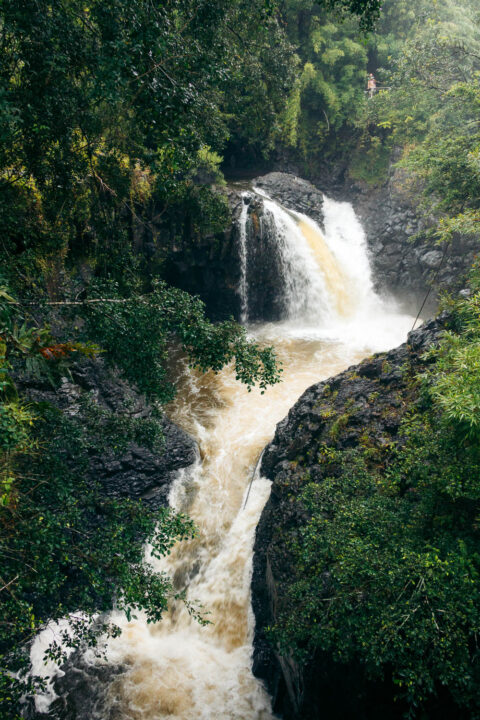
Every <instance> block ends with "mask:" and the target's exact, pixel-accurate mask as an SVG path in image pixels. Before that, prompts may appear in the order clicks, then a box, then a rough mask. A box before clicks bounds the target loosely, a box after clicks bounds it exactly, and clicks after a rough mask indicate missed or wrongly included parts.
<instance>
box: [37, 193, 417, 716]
mask: <svg viewBox="0 0 480 720" xmlns="http://www.w3.org/2000/svg"><path fill="white" fill-rule="evenodd" d="M263 203H264V208H265V218H264V219H263V221H264V222H266V223H268V224H269V227H270V230H271V229H272V228H273V229H274V232H275V237H276V242H277V246H278V253H279V256H280V266H281V272H282V278H281V284H282V287H283V292H284V294H285V297H286V301H285V308H286V311H285V317H284V318H283V319H282V320H280V321H279V322H270V323H261V324H260V323H259V324H256V325H254V326H253V325H252V326H248V331H249V333H250V334H251V335H252V336H253V337H255V338H257V340H258V342H260V343H262V342H268V343H273V344H274V345H275V348H276V351H277V354H278V357H279V360H280V361H281V363H282V365H283V381H282V382H281V383H280V384H278V385H276V386H274V387H272V388H269V389H268V390H267V392H266V393H265V394H264V395H262V394H261V392H260V391H259V390H257V389H254V390H253V391H252V392H250V393H249V392H248V391H247V389H246V388H245V387H244V386H242V385H240V384H239V383H238V382H237V381H236V380H235V372H234V370H233V368H231V367H227V368H225V369H224V370H222V371H221V372H220V373H218V374H214V373H207V374H206V375H200V374H199V373H198V372H197V371H196V370H194V369H192V368H191V367H189V365H188V362H187V361H186V359H185V360H184V359H181V358H180V360H179V362H178V365H177V385H178V394H177V397H176V399H175V401H174V404H173V405H172V407H171V408H170V415H171V417H172V419H173V420H174V421H175V422H177V423H178V424H179V425H181V426H182V427H183V428H184V429H185V430H187V431H188V432H190V433H191V434H192V435H193V436H194V437H195V438H196V439H197V441H198V444H199V448H200V458H199V460H198V462H197V463H196V464H195V465H194V466H193V467H191V468H190V469H188V470H187V471H182V472H181V473H180V474H179V475H178V477H177V479H176V481H175V483H174V485H173V487H172V490H171V494H170V503H171V505H172V506H173V507H175V508H176V509H178V510H180V511H182V512H186V513H188V514H189V515H190V517H192V519H193V520H194V522H195V524H196V527H197V535H196V537H195V538H194V539H193V540H190V541H185V542H182V543H179V544H178V545H177V546H176V547H175V548H174V550H173V551H172V554H171V555H170V556H168V557H166V558H163V559H162V560H161V561H159V560H157V559H155V558H152V557H151V555H150V553H149V551H148V548H147V551H146V561H147V562H150V563H151V564H152V565H153V566H154V568H155V569H156V570H157V571H158V572H166V573H168V574H169V575H170V576H172V577H173V579H174V584H175V588H176V589H177V590H178V591H184V592H185V595H186V598H187V600H188V601H189V602H190V603H192V604H193V605H195V606H197V607H198V606H201V607H202V608H203V612H205V613H208V614H206V616H205V617H206V618H207V619H208V620H209V621H210V624H208V625H205V626H202V625H200V624H199V623H198V622H197V621H196V620H195V618H193V617H192V616H191V615H190V614H189V612H188V610H187V608H186V607H185V604H184V603H183V602H182V601H179V600H177V601H174V602H173V603H172V606H171V608H170V610H169V612H168V613H167V614H166V615H165V617H164V619H163V620H162V621H161V622H160V623H158V624H148V623H147V621H146V618H145V617H144V616H142V615H141V614H139V615H138V617H137V618H136V619H132V620H131V621H130V622H128V621H127V619H126V618H125V617H124V616H123V615H122V616H120V615H119V614H118V615H116V614H114V617H113V620H114V621H115V622H117V623H118V624H119V625H120V626H121V628H122V631H123V632H122V634H121V636H120V637H119V638H116V639H113V640H110V641H109V645H108V650H107V660H99V659H98V658H94V657H93V656H90V655H87V656H86V662H87V663H90V664H91V666H92V672H93V671H94V670H95V667H98V664H101V663H107V664H108V663H111V664H112V665H115V666H117V667H121V668H122V672H121V673H120V674H118V675H117V676H116V677H115V679H114V680H113V681H112V683H111V685H110V687H109V689H108V693H107V698H106V701H105V703H103V705H102V707H101V709H98V708H97V709H96V708H93V709H92V710H91V711H89V712H90V714H89V716H88V717H89V720H95V719H97V720H114V719H115V720H160V719H162V718H170V719H176V720H213V719H214V718H222V720H270V719H271V718H272V717H273V715H272V711H271V707H270V700H269V697H268V695H267V693H266V691H265V689H264V688H263V686H262V685H261V683H260V682H259V681H258V680H257V679H256V678H255V677H254V676H253V674H252V671H251V656H252V642H253V629H254V625H253V623H254V620H253V613H252V609H251V603H250V583H251V573H252V549H253V542H254V536H255V528H256V525H257V523H258V520H259V517H260V514H261V512H262V509H263V507H264V504H265V502H266V500H267V498H268V496H269V493H270V483H269V482H268V481H267V480H265V479H264V478H262V477H260V476H256V477H255V479H254V482H253V485H252V487H251V491H250V495H249V498H248V503H247V504H246V507H245V508H244V504H245V498H246V495H247V492H248V487H249V483H250V479H251V477H252V473H253V472H254V469H255V467H256V464H257V461H258V458H259V456H260V453H261V451H262V449H263V448H264V447H265V445H266V444H267V443H268V442H269V440H270V439H271V438H272V436H273V433H274V431H275V426H276V425H277V423H278V422H279V421H280V420H281V419H282V418H283V417H284V416H285V415H286V413H287V412H288V410H289V408H290V407H291V406H292V405H293V404H294V403H295V401H296V400H297V399H298V397H299V396H300V395H301V393H302V392H303V391H304V390H305V389H306V388H307V387H308V386H310V385H311V384H313V383H314V382H318V381H320V380H323V379H326V378H327V377H330V376H332V375H334V374H336V373H337V372H339V371H341V370H344V369H345V368H346V367H348V366H349V365H351V364H352V363H354V362H357V361H359V360H361V359H362V358H363V357H365V356H366V355H368V354H369V353H370V352H372V351H378V350H384V349H388V348H389V347H393V346H395V345H396V344H399V343H400V342H402V341H404V340H405V339H406V335H407V332H408V330H409V328H410V327H411V323H412V319H411V318H410V317H406V316H403V315H401V314H400V313H399V312H398V311H397V310H396V309H395V306H394V305H393V304H392V303H389V302H387V301H385V300H382V299H381V298H380V297H379V296H378V295H377V294H376V293H375V292H374V289H373V282H372V277H371V271H370V265H369V261H368V255H367V247H366V242H365V235H364V232H363V229H362V227H361V225H360V223H359V221H358V219H357V218H356V216H355V213H354V211H353V209H352V207H351V206H350V205H349V204H347V203H338V202H335V201H333V200H329V199H328V198H325V201H324V217H325V222H324V228H323V230H322V229H321V228H320V227H319V226H318V225H317V224H316V223H315V222H313V221H312V220H311V219H309V218H308V217H307V216H305V215H302V214H300V213H296V212H293V211H290V210H286V209H285V208H283V207H281V206H280V205H278V204H277V203H276V202H274V201H273V200H271V199H270V198H268V197H266V196H263ZM248 222H249V220H248V207H247V205H246V204H245V203H244V205H243V208H242V213H241V216H240V223H241V227H240V245H241V247H240V252H241V282H240V286H239V295H240V297H241V300H242V314H243V317H244V319H245V320H247V319H248V317H249V315H248V314H249V300H248V296H249V272H250V266H251V258H250V257H249V253H248V242H247V223H248ZM40 641H41V638H39V642H40ZM32 653H33V654H32V657H38V648H37V655H35V647H34V649H33V650H32ZM39 702H40V703H41V702H42V700H41V699H39ZM42 707H43V706H42ZM85 717H87V716H85Z"/></svg>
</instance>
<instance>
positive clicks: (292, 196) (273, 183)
mask: <svg viewBox="0 0 480 720" xmlns="http://www.w3.org/2000/svg"><path fill="white" fill-rule="evenodd" d="M252 185H253V186H254V187H258V188H260V189H261V190H263V191H264V192H266V193H267V195H269V196H270V197H271V198H272V199H273V200H276V201H277V202H279V203H280V204H281V205H283V206H284V207H286V208H287V209H288V210H296V211H297V212H301V213H304V214H305V215H308V217H311V218H313V220H315V222H317V223H318V224H319V225H320V226H321V225H322V224H323V193H322V192H321V191H320V190H319V189H318V188H316V187H315V185H312V183H310V182H308V180H302V178H299V177H297V176H296V175H292V174H290V173H283V172H272V173H268V175H263V176H262V177H259V178H257V179H256V180H254V181H253V183H252Z"/></svg>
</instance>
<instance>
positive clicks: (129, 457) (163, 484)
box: [19, 358, 197, 507]
mask: <svg viewBox="0 0 480 720" xmlns="http://www.w3.org/2000/svg"><path fill="white" fill-rule="evenodd" d="M19 387H20V388H21V390H22V391H23V392H25V393H26V395H27V397H28V398H29V399H30V400H31V401H33V402H48V403H51V404H52V405H54V406H56V407H58V408H59V409H60V410H62V411H63V412H65V413H66V414H69V415H76V414H78V413H81V412H82V409H81V400H82V397H88V398H89V399H90V400H91V401H93V402H94V403H95V404H96V405H97V406H98V407H99V408H101V409H102V410H106V411H109V412H111V413H114V414H116V413H121V414H128V415H129V416H130V417H132V418H149V417H151V415H152V412H153V410H152V407H151V406H150V405H149V404H148V403H147V402H146V401H145V399H144V397H143V396H141V395H139V394H138V393H137V392H136V391H135V390H134V389H133V388H132V387H131V386H130V385H128V383H127V382H125V381H124V380H122V379H121V378H120V377H118V376H117V375H116V374H115V373H114V372H113V371H112V370H111V369H110V368H108V367H107V366H106V364H105V363H104V362H103V360H102V359H100V358H99V359H96V360H88V361H84V362H83V363H79V364H78V365H76V366H75V367H74V368H73V369H72V375H71V378H68V379H67V378H63V379H62V382H61V384H60V387H59V388H57V389H56V390H55V389H53V388H52V387H51V386H49V385H47V384H45V383H43V382H39V381H37V380H35V379H32V378H21V379H20V381H19ZM162 429H163V434H164V438H165V443H164V446H163V448H162V450H160V451H158V452H154V451H152V450H150V449H149V448H147V447H144V446H140V445H138V444H136V443H133V442H132V443H130V444H129V445H128V446H127V448H126V450H125V452H123V453H121V454H117V453H114V452H113V451H112V450H108V449H106V450H105V451H102V452H101V453H99V454H93V455H92V456H91V457H90V460H89V469H88V477H90V478H91V479H92V482H93V481H97V482H99V483H100V485H101V487H102V490H103V492H104V493H105V494H106V495H108V496H109V497H117V498H122V497H130V498H134V499H144V500H145V502H148V503H149V504H150V505H152V506H153V507H159V506H160V505H165V504H166V502H167V498H168V492H169V489H170V485H171V482H172V480H173V479H174V477H175V475H176V474H177V471H178V470H179V469H181V468H184V467H188V466H189V465H191V464H192V463H193V462H194V461H195V459H196V456H197V446H196V443H195V441H194V440H193V439H192V438H191V437H190V436H189V435H187V433H185V432H184V431H183V430H181V429H180V428H179V427H177V426H176V425H175V424H174V423H172V422H171V421H170V420H168V418H167V417H163V418H162Z"/></svg>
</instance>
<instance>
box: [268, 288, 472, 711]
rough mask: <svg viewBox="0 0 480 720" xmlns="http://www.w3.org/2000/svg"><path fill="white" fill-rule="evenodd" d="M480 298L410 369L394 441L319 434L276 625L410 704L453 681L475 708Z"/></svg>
mask: <svg viewBox="0 0 480 720" xmlns="http://www.w3.org/2000/svg"><path fill="white" fill-rule="evenodd" d="M479 302H480V296H479V294H478V291H477V292H475V293H474V294H473V295H472V296H471V298H469V299H468V300H464V301H460V302H458V303H457V304H456V306H455V309H454V313H453V316H452V325H453V329H451V330H450V331H448V332H446V333H445V334H444V336H443V338H442V340H441V341H440V343H439V344H438V346H437V347H435V348H434V349H432V350H431V351H429V362H430V365H429V369H428V371H426V372H424V373H423V374H422V375H421V376H419V377H417V378H416V379H415V380H414V381H410V383H411V391H410V392H411V397H410V403H411V404H412V410H411V412H409V413H408V414H407V415H406V417H405V419H404V421H403V424H402V427H401V430H400V437H399V439H398V441H397V442H396V443H395V444H393V445H390V446H389V447H387V448H384V449H383V450H381V449H380V448H377V449H376V450H375V451H374V452H373V449H372V448H371V447H369V446H368V443H367V444H366V446H365V447H364V448H362V447H359V448H357V449H355V450H345V451H340V450H334V449H333V448H328V447H325V448H324V452H323V454H321V456H319V458H318V461H319V462H320V463H322V465H323V466H324V470H325V476H326V477H325V479H324V480H323V481H322V482H321V483H319V484H316V483H310V484H309V483H307V484H306V487H305V489H304V491H303V494H302V496H301V498H300V502H301V503H302V505H303V506H304V508H305V511H306V512H307V513H308V517H309V519H308V521H307V522H306V523H305V525H304V526H303V527H302V529H301V531H300V534H299V536H298V537H297V540H296V541H295V549H294V553H295V562H296V568H297V570H296V578H295V579H294V580H293V581H292V582H291V584H290V587H289V589H288V601H287V606H286V609H284V611H283V614H282V616H281V617H280V619H279V623H278V626H277V627H276V628H273V629H272V631H271V632H272V638H273V639H274V641H275V642H277V643H279V645H280V647H281V648H282V649H283V650H284V651H285V650H289V651H291V650H292V649H293V650H294V652H295V653H296V654H298V656H299V657H300V658H303V659H306V658H308V657H309V656H310V655H311V654H312V652H313V651H315V650H316V649H321V650H323V651H327V652H329V653H331V655H332V657H333V658H334V659H335V660H336V661H338V662H343V663H346V662H356V663H360V664H361V666H362V667H363V668H364V669H365V672H366V674H367V676H368V677H370V678H371V679H381V678H387V679H388V678H389V677H390V676H391V677H392V678H393V682H394V683H395V685H396V686H397V688H398V698H399V699H401V700H402V701H403V702H406V704H407V707H408V708H409V712H408V714H409V715H411V716H412V717H417V716H418V717H422V708H424V707H425V705H426V703H428V702H429V701H430V700H431V699H432V697H434V696H436V695H437V693H439V692H440V691H442V690H445V689H448V692H449V693H450V694H451V696H452V697H453V699H454V701H455V702H456V703H458V706H459V707H463V708H465V709H466V710H467V712H468V716H469V717H472V718H474V717H479V715H480V705H479V697H478V687H479V683H480V663H479V660H480V658H479V648H478V632H479V629H480V584H479V578H480V555H479V539H480V538H479V527H478V520H479V512H480V487H479V482H478V479H479V477H480V452H479V443H478V441H479V422H478V408H479V388H478V382H479V381H478V377H479V375H478V344H479V338H480V314H479V309H478V308H479ZM404 372H405V373H409V368H405V370H404ZM412 382H413V384H412ZM366 432H367V433H368V427H367V428H366ZM293 608H294V610H293V612H292V609H293Z"/></svg>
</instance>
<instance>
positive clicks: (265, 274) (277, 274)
mask: <svg viewBox="0 0 480 720" xmlns="http://www.w3.org/2000/svg"><path fill="white" fill-rule="evenodd" d="M245 201H246V202H247V203H248V210H247V218H246V226H245V233H246V238H245V244H246V269H247V283H246V291H247V298H248V302H247V308H248V313H247V319H248V322H256V321H259V322H260V321H264V322H265V321H267V322H268V321H270V322H274V321H276V320H280V319H281V318H282V317H284V316H285V313H286V305H285V297H284V292H283V287H282V283H283V271H282V263H281V257H280V252H279V248H278V241H277V236H276V228H275V222H274V219H273V217H272V216H271V215H270V213H269V212H268V211H267V210H266V209H265V206H264V203H263V200H262V198H260V197H259V196H258V195H254V194H253V193H252V194H251V195H249V196H247V197H246V198H245Z"/></svg>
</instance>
